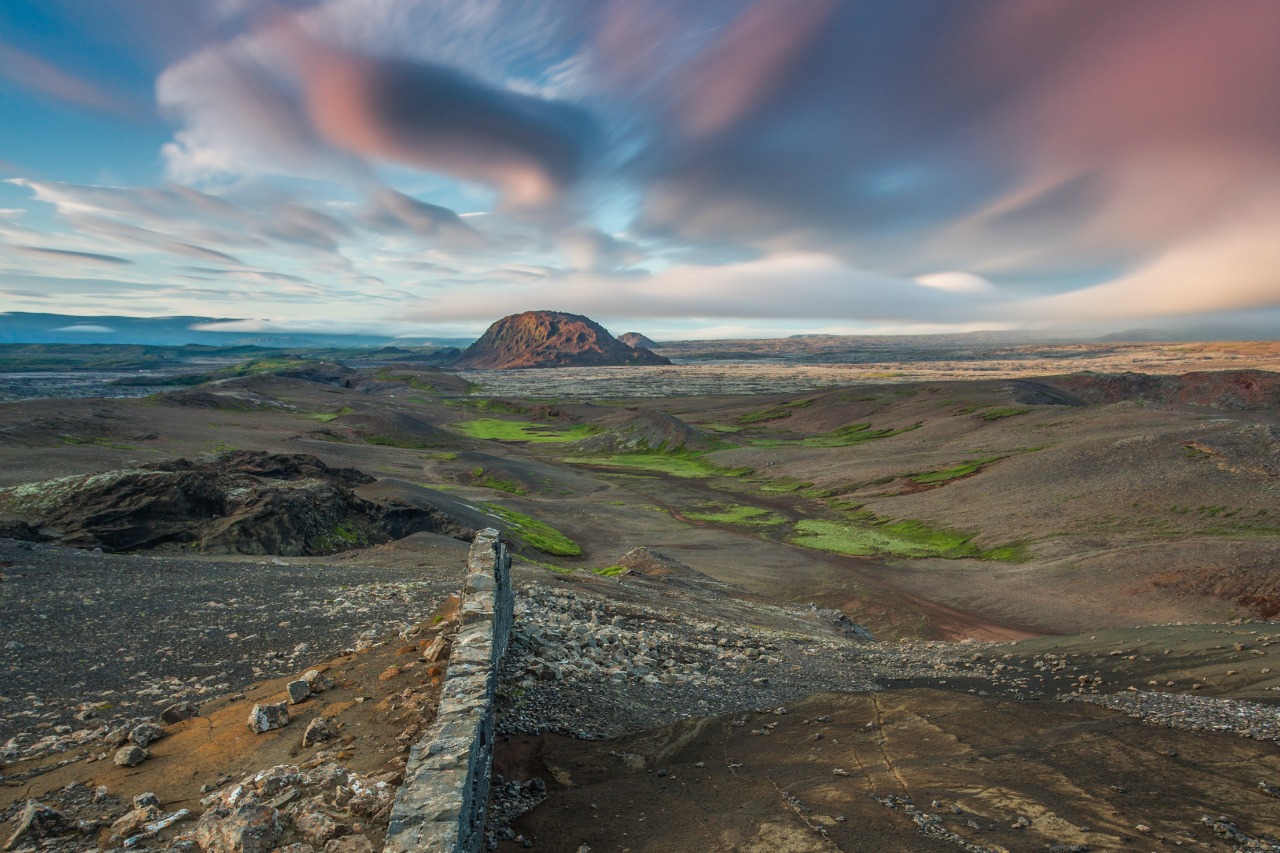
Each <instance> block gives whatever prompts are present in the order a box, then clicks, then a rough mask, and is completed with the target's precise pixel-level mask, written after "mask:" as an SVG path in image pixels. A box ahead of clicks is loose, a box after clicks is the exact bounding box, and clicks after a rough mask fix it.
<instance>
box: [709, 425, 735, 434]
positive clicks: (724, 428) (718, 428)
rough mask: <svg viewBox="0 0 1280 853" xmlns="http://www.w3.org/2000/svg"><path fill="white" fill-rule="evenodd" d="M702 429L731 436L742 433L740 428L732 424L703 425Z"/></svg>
mask: <svg viewBox="0 0 1280 853" xmlns="http://www.w3.org/2000/svg"><path fill="white" fill-rule="evenodd" d="M702 427H703V429H709V430H711V431H712V432H723V433H729V434H730V435H732V434H733V433H735V432H742V427H740V426H734V425H733V424H703V425H702Z"/></svg>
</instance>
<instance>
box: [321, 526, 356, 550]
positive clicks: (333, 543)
mask: <svg viewBox="0 0 1280 853" xmlns="http://www.w3.org/2000/svg"><path fill="white" fill-rule="evenodd" d="M368 544H369V537H368V536H366V535H365V533H364V531H363V530H361V529H360V528H358V527H356V526H355V525H352V524H349V523H348V522H345V521H339V522H338V523H337V524H335V525H334V526H333V528H332V529H331V530H329V531H328V532H327V533H323V534H321V535H320V536H319V538H317V539H316V546H317V547H318V548H322V549H324V550H326V551H332V550H341V549H345V548H362V547H364V546H365V545H368Z"/></svg>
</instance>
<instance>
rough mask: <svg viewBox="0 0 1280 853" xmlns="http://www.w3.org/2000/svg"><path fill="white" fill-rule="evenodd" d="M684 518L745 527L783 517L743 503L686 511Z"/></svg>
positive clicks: (781, 519) (764, 524)
mask: <svg viewBox="0 0 1280 853" xmlns="http://www.w3.org/2000/svg"><path fill="white" fill-rule="evenodd" d="M684 515H685V517H686V518H691V519H693V520H694V521H711V522H715V523H716V524H741V525H745V526H747V527H765V526H768V525H771V524H782V523H784V522H785V521H786V519H785V518H783V517H782V516H780V515H778V514H777V513H773V512H770V511H769V510H767V509H765V508H763V507H758V506H747V505H745V504H728V505H715V506H713V507H712V508H710V509H708V510H706V511H704V512H686V513H685V514H684Z"/></svg>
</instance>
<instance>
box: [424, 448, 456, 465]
mask: <svg viewBox="0 0 1280 853" xmlns="http://www.w3.org/2000/svg"><path fill="white" fill-rule="evenodd" d="M422 458H423V459H432V460H434V461H436V462H452V461H453V460H455V459H457V458H458V454H457V453H455V452H454V451H452V450H433V451H431V452H430V453H424V454H422Z"/></svg>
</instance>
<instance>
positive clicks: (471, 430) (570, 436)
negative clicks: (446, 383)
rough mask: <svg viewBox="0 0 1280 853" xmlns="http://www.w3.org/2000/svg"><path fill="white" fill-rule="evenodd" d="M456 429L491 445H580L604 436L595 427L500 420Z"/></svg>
mask: <svg viewBox="0 0 1280 853" xmlns="http://www.w3.org/2000/svg"><path fill="white" fill-rule="evenodd" d="M453 428H454V429H456V430H458V431H459V432H461V433H462V434H463V435H467V436H470V437H471V438H482V439H486V440H490V441H527V442H529V443H531V444H543V443H549V442H563V441H578V440H579V439H583V438H587V437H589V436H593V435H595V434H596V433H598V432H601V429H600V428H599V427H596V426H593V425H591V424H578V425H576V426H554V425H551V424H536V423H533V422H532V421H503V420H498V419H497V418H478V419H476V420H472V421H460V422H459V423H456V424H454V425H453Z"/></svg>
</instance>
